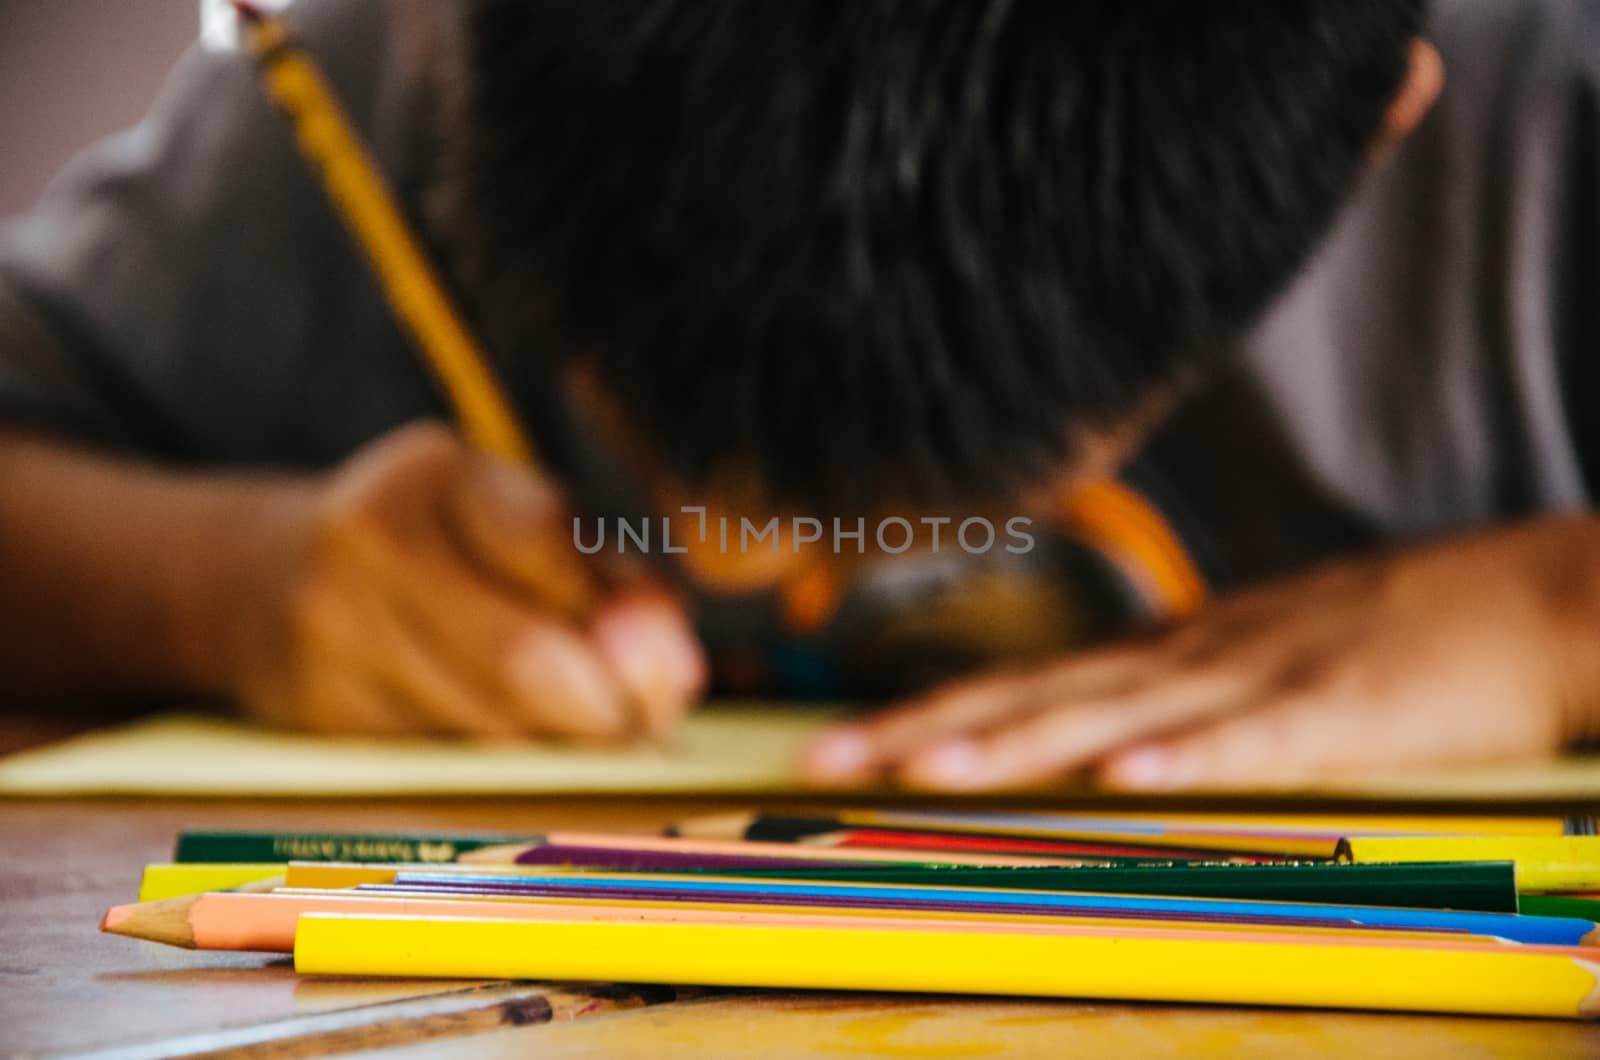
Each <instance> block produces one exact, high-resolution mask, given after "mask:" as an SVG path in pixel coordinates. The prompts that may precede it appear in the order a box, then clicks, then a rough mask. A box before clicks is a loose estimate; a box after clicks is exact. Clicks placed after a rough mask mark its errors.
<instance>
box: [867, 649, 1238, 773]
mask: <svg viewBox="0 0 1600 1060" xmlns="http://www.w3.org/2000/svg"><path fill="white" fill-rule="evenodd" d="M1256 680H1257V678H1256V676H1255V674H1254V673H1252V672H1251V671H1250V670H1248V669H1235V668H1230V667H1227V666H1205V667H1201V668H1197V669H1193V670H1187V671H1178V672H1176V673H1174V674H1172V675H1171V676H1168V677H1165V678H1158V679H1156V680H1153V681H1150V682H1147V683H1143V684H1140V685H1137V686H1134V687H1131V688H1125V689H1120V690H1118V691H1117V692H1114V693H1111V694H1109V695H1103V696H1100V697H1098V698H1093V699H1088V700H1079V701H1076V702H1074V701H1071V700H1067V701H1057V702H1056V703H1055V704H1054V705H1053V706H1052V707H1050V708H1047V709H1045V710H1042V711H1037V712H1035V713H1032V714H1030V715H1027V716H1025V717H1022V718H1020V719H1019V720H1016V721H1014V722H1012V723H1010V724H1006V725H1003V726H1001V727H1000V728H999V729H996V730H994V731H992V732H989V733H986V734H972V735H967V736H958V737H955V738H953V739H950V740H948V741H945V742H943V743H939V744H936V745H934V746H932V747H930V748H927V749H925V750H922V751H919V752H917V753H916V754H914V755H912V756H911V757H910V758H908V759H907V760H906V761H905V762H904V763H903V764H902V765H901V767H900V769H899V771H898V775H899V777H900V779H901V780H903V781H904V782H906V783H907V784H910V785H912V786H915V787H928V788H944V789H954V788H992V787H1001V786H1015V785H1021V784H1034V783H1040V782H1043V781H1048V780H1052V779H1056V778H1059V777H1061V776H1062V775H1064V774H1066V773H1069V772H1071V771H1073V770H1076V769H1079V768H1081V767H1083V766H1085V765H1087V764H1088V763H1089V762H1091V761H1093V760H1094V759H1095V758H1097V757H1099V756H1100V755H1102V754H1104V753H1105V752H1106V751H1108V750H1110V749H1111V748H1114V747H1116V746H1118V745H1120V744H1123V743H1126V742H1128V741H1129V740H1130V739H1133V738H1136V737H1138V736H1140V735H1143V734H1145V733H1150V732H1156V731H1162V730H1166V729H1171V728H1172V727H1174V726H1177V725H1182V724H1185V723H1188V722H1191V721H1193V720H1194V719H1196V718H1201V717H1205V716H1208V715H1211V714H1216V713H1219V712H1222V711H1226V710H1229V709H1230V708H1231V707H1233V705H1235V704H1237V703H1238V702H1239V701H1240V700H1241V699H1242V698H1246V697H1248V695H1249V694H1250V693H1251V691H1252V689H1253V686H1254V684H1255V682H1256Z"/></svg>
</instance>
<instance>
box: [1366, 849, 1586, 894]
mask: <svg viewBox="0 0 1600 1060" xmlns="http://www.w3.org/2000/svg"><path fill="white" fill-rule="evenodd" d="M1337 856H1338V858H1339V859H1340V860H1341V861H1346V862H1350V863H1352V864H1358V865H1359V864H1373V863H1378V862H1390V863H1404V862H1419V861H1482V860H1492V861H1512V862H1515V863H1516V866H1517V890H1519V891H1534V892H1537V891H1587V890H1593V889H1595V888H1597V887H1600V836H1537V837H1524V836H1370V837H1369V836H1362V837H1359V838H1351V839H1346V840H1344V841H1343V842H1341V843H1340V844H1339V849H1338V852H1337Z"/></svg>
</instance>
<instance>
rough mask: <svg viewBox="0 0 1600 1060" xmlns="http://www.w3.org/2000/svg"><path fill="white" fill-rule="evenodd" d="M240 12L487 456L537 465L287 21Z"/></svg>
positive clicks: (305, 139) (277, 93) (304, 145)
mask: <svg viewBox="0 0 1600 1060" xmlns="http://www.w3.org/2000/svg"><path fill="white" fill-rule="evenodd" d="M234 6H235V8H236V9H237V10H238V12H239V15H240V22H241V23H242V25H243V27H244V32H245V42H246V46H247V47H248V49H249V51H250V54H251V55H252V56H254V57H255V59H256V61H257V62H258V63H259V64H260V66H261V71H262V79H263V81H264V82H265V84H266V87H267V90H268V91H269V92H270V93H271V94H272V97H273V99H274V100H275V101H276V102H277V103H278V105H279V106H281V107H282V108H283V109H284V110H285V111H286V112H287V113H288V114H289V116H290V118H291V119H292V120H293V122H294V131H295V137H296V140H297V142H298V143H299V146H300V151H301V153H302V154H304V155H305V157H306V158H307V159H308V160H309V161H310V162H312V163H313V164H314V165H315V166H316V168H317V171H318V173H319V174H320V176H321V178H322V184H323V187H324V189H325V190H326V192H327V194H328V197H329V199H330V200H332V203H333V205H334V207H335V209H336V210H337V212H338V213H339V216H340V217H341V218H343V220H344V222H345V225H346V227H348V228H349V230H350V233H351V235H352V236H354V237H355V239H356V241H357V243H359V244H360V246H361V249H362V250H363V251H364V252H365V254H366V256H367V259H368V261H369V263H370V264H371V266H372V270H373V272H374V274H375V275H376V277H377V279H378V282H379V285H380V286H381V287H382V288H383V293H384V296H385V297H386V298H388V300H389V304H390V306H391V307H392V308H393V310H394V312H395V315H396V316H398V317H399V319H400V321H401V323H402V324H403V325H404V326H405V327H406V329H407V330H408V331H409V332H410V333H411V336H412V338H413V339H414V340H415V341H416V344H417V348H418V349H419V350H420V351H421V353H422V355H423V356H424V357H425V358H426V359H427V362H428V365H429V366H430V367H431V368H432V369H433V371H434V374H435V375H437V376H438V379H439V382H440V384H441V385H442V386H443V387H444V390H445V393H446V395H447V396H448V397H449V399H450V403H451V405H452V406H454V408H455V410H456V415H457V416H458V417H459V418H460V425H461V429H462V431H463V432H465V434H466V436H467V438H468V440H470V441H471V442H472V443H473V444H474V445H476V446H478V447H479V448H480V449H482V450H484V451H485V452H487V453H493V454H494V455H495V456H498V457H500V458H501V459H503V460H508V461H511V462H513V463H518V464H531V463H533V460H534V450H533V445H532V443H531V442H530V441H529V440H528V437H527V435H526V434H525V433H524V431H523V430H522V427H521V425H520V424H519V422H518V420H517V415H516V413H515V412H514V411H513V410H512V407H511V403H510V402H509V401H507V400H506V398H505V396H504V394H503V392H502V391H501V389H500V386H499V384H498V383H497V382H496V381H495V377H494V372H493V371H492V370H491V369H490V367H489V361H488V358H486V357H485V356H484V354H483V351H482V350H481V349H479V347H478V343H477V342H476V340H475V339H474V338H473V335H472V331H471V329H470V328H468V327H467V325H466V323H465V322H464V321H463V320H462V318H461V315H460V313H458V312H457V310H456V307H455V305H454V303H453V302H452V300H451V298H450V295H449V294H448V293H447V292H446V290H445V287H444V285H443V284H442V283H440V282H439V278H438V276H437V275H435V273H434V269H433V267H432V265H430V264H429V261H428V256H427V254H426V253H424V252H423V249H422V246H421V244H420V243H419V242H418V241H417V238H416V236H415V235H414V234H413V233H412V231H411V226H410V224H408V223H407V221H406V218H405V214H404V213H402V212H401V210H400V207H399V206H398V205H397V204H396V202H395V198H394V195H393V193H392V192H391V191H390V190H389V185H388V182H387V181H386V180H385V179H384V178H383V176H382V174H381V172H380V171H379V169H378V166H377V164H376V163H375V162H374V161H373V159H372V156H371V154H370V153H369V152H368V151H367V148H366V146H365V144H363V143H362V141H361V137H360V135H359V134H358V133H357V132H356V130H355V128H354V126H352V125H351V124H350V119H349V118H348V117H347V116H346V115H345V112H344V108H343V107H341V106H340V105H339V103H338V98H337V96H336V95H335V94H334V91H333V88H332V87H331V86H330V85H329V84H328V81H327V79H326V78H325V77H324V76H323V75H322V71H321V70H319V69H318V68H317V65H316V63H315V62H313V61H312V59H311V57H310V56H309V55H307V54H306V52H305V51H304V50H302V49H301V48H300V47H299V46H298V44H296V43H295V41H294V39H293V38H292V37H291V35H290V34H289V32H288V31H287V29H286V28H285V26H284V24H283V23H282V22H281V21H279V20H278V19H276V18H271V17H268V16H266V15H263V14H262V13H261V12H260V11H259V10H258V9H256V8H255V7H254V6H253V5H250V4H244V3H238V4H235V5H234Z"/></svg>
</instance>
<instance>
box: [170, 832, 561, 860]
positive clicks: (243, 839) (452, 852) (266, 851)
mask: <svg viewBox="0 0 1600 1060" xmlns="http://www.w3.org/2000/svg"><path fill="white" fill-rule="evenodd" d="M537 838H538V837H537V836H529V835H521V836H504V835H492V836H491V835H416V834H408V835H371V834H362V833H344V832H209V831H186V832H182V833H180V834H179V836H178V846H177V849H176V851H174V853H173V856H172V860H173V861H175V862H180V863H187V864H200V863H206V864H212V863H219V862H220V863H250V862H279V861H351V862H376V863H383V864H438V863H442V862H446V861H454V860H455V859H456V858H457V857H459V856H460V855H461V854H462V853H464V852H466V851H468V850H477V849H479V848H481V847H491V846H500V845H502V844H505V843H521V842H528V841H531V840H535V839H537Z"/></svg>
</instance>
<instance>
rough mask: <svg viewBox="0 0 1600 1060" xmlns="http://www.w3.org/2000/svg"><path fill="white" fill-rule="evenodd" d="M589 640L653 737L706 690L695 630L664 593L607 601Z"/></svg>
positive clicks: (704, 662)
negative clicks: (629, 698) (625, 691)
mask: <svg viewBox="0 0 1600 1060" xmlns="http://www.w3.org/2000/svg"><path fill="white" fill-rule="evenodd" d="M590 636H591V639H592V641H593V643H594V645H595V648H596V650H597V651H598V652H599V655H600V657H601V659H603V660H604V661H605V663H606V664H607V665H608V666H609V667H610V670H611V672H612V673H613V674H615V675H616V677H617V679H618V680H619V681H620V682H621V683H622V685H623V686H624V688H625V689H626V690H627V691H628V693H629V694H630V695H631V696H632V697H633V699H634V701H635V702H636V703H637V704H638V705H639V706H640V707H641V708H642V709H643V711H644V714H645V718H644V721H645V724H646V726H647V727H648V729H649V730H650V732H651V733H664V732H667V731H669V730H670V729H672V728H673V726H674V725H676V724H677V722H678V721H679V720H681V719H682V717H683V715H684V714H685V713H686V712H687V711H688V708H689V706H690V705H691V704H692V703H693V702H694V701H695V700H696V699H698V698H699V696H700V695H701V693H702V692H704V690H705V683H706V670H707V667H706V660H705V655H704V652H703V651H702V649H701V647H700V642H699V640H698V638H697V637H696V636H695V632H694V627H693V626H692V625H691V624H690V622H689V619H688V616H687V615H685V614H684V612H683V609H682V608H681V607H679V606H678V604H677V603H676V602H675V601H673V600H672V599H671V598H670V597H668V596H666V595H664V594H662V593H659V592H653V591H645V592H633V593H628V594H625V595H622V596H618V597H615V598H613V599H611V600H608V601H606V603H605V604H603V605H602V606H601V607H600V609H599V611H598V613H597V614H596V617H595V621H594V624H593V627H592V628H591V632H590Z"/></svg>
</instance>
